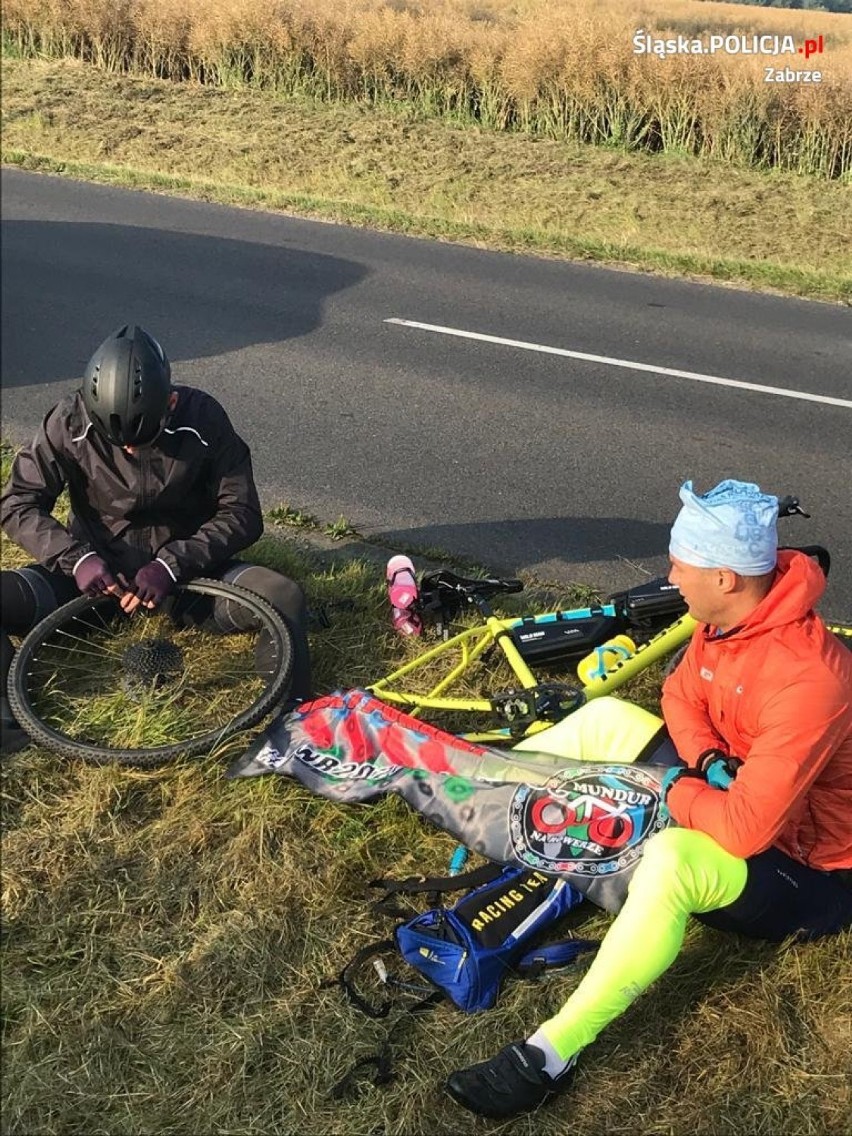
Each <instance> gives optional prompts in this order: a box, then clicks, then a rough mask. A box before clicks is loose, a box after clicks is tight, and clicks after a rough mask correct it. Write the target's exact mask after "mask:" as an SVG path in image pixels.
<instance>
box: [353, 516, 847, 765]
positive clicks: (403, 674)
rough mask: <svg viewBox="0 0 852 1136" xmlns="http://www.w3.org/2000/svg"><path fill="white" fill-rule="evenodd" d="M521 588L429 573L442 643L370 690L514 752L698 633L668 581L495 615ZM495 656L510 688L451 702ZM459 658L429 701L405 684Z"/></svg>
mask: <svg viewBox="0 0 852 1136" xmlns="http://www.w3.org/2000/svg"><path fill="white" fill-rule="evenodd" d="M795 514H799V515H801V516H804V517H808V516H809V514H808V513H805V512H804V510H803V509H802V508H801V507H800V504H799V501H798V499H797V498H795V497H784V498H782V499H781V500H780V501H779V516H782V517H787V516H793V515H795ZM801 551H803V552H806V553H808V554H809V555H812V556H814V557H815V558H816V559H817V560H818V561H819V563H820V566H821V567H822V569H823V572H824V573H825V574H826V575H828V571H829V568H830V556H829V554H828V552H827V550H826V549H824V548H822V547H821V546H818V545H809V546H805V547H803V548H801ZM522 589H523V583H522V582H521V581H520V580H501V579H497V578H487V579H468V578H465V577H462V576H457V575H456V574H454V573H452V572H448V571H446V570H439V571H438V572H433V573H429V574H427V575H426V576H424V577H423V580H422V582H421V586H420V599H419V600H418V601H417V603H416V605H415V608H416V614H417V615H418V616H419V617H420V619H421V620H422V621H423V622H426V623H428V622H432V623H436V624H437V626H438V628H439V634H440V635H441V641H440V642H439V643H438V644H437V645H435V646H433V647H431V648H429V649H427V650H426V651H423V652H421V653H420V654H419V655H417V656H416V657H415V658H414V659H412V660H410V661H409V662H406V663H404V664H403V665H402V666H400V667H398V668H397V669H396V670H394V671H393V672H392V673H391V674H389V675H386V676H385V677H384V678H381V679H379V680H378V681H376V682H374V683H372V684H371V685H369V686H368V687H367V689H368V690H369V692H370V693H371V694H374V695H375V696H376V697H377V698H381V699H382V700H383V701H385V702H389V703H391V704H392V705H394V706H397V707H399V708H400V709H402V710H404V711H405V712H406V713H407V714H409V715H411V716H413V717H419V716H423V715H430V716H431V715H445V714H451V715H453V716H454V718H455V719H456V721H458V720H463V721H465V722H466V723H467V724H468V726H470V725H471V723H472V720H473V719H474V718H476V717H481V716H485V717H486V718H488V719H489V722H490V724H489V726H488V728H485V729H472V728H468V729H464V730H463V731H461V730H460V731H454V732H459V733H461V734H462V736H463V737H465V738H466V739H467V740H469V741H476V742H482V743H484V744H490V745H499V744H506V743H508V744H515V743H516V742H517V741H519V740H520V739H521V738H523V737H529V736H532V735H533V734H536V733H539V732H541V731H542V730H546V729H548V728H549V727H550V726H552V725H553V724H554V723H555V722H558V721H561V720H562V719H563V718H565V717H566V716H567V715H568V714H570V713H572V712H573V711H574V710H576V709H577V708H578V707H579V706H581V705H583V704H584V703H585V702H587V701H589V700H590V699H594V698H599V697H601V696H602V695H605V694H610V693H612V692H613V691H615V690H617V689H618V688H619V687H621V686H623V685H624V684H625V683H627V682H629V681H630V680H631V679H633V678H635V677H636V676H637V675H639V674H640V673H641V672H643V671H645V670H646V669H647V668H648V667H650V666H651V665H653V664H654V663H656V662H659V661H660V660H663V659H666V658H667V657H669V656H672V655H676V653H677V652H678V651H682V650H683V649H685V647H686V645H687V643H688V641H689V639H690V637H691V636H692V634H693V632H694V630H695V628H696V626H697V624H696V622H695V620H694V619H693V618H692V617H691V616H690V615H689V614H688V613H687V612H686V606H685V604H684V603H683V600H682V599H681V598H680V593H679V592H678V591H677V589H676V588H674V587H673V586H672V585H670V584H669V583H668V581H667V580H666V578H665V577H661V578H659V579H656V580H652V581H650V582H649V583H646V584H642V585H639V586H637V587H635V588H631V589H629V590H627V591H623V592H620V593H616V594H614V595H612V596H610V597H609V598H608V600H607V601H605V602H604V603H602V604H598V605H595V606H592V607H589V608H579V609H574V610H568V611H563V610H561V609H560V610H556V611H548V612H542V613H537V614H530V615H523V616H520V617H518V616H515V617H508V618H505V617H501V616H498V615H496V614H495V613H494V611H493V610H492V607H491V601H492V600H494V599H495V598H496V597H497V596H501V595H503V596H505V595H513V594H517V593H519V592H520V591H521V590H522ZM465 608H467V609H474V610H476V611H478V612H479V614H480V615H481V616H482V622H480V623H477V624H475V625H473V626H470V627H467V628H465V629H464V630H462V631H459V632H457V633H456V634H455V635H452V636H450V635H449V633H448V626H449V624H450V623H451V621H452V620H453V619H454V618H455V617H456V616H457V615H458V614H459V612H460V611H462V610H463V609H465ZM828 626H829V629H830V630H831V631H833V632H834V633H835V634H837V635H839V636H841V637H842V638H843V639H844V641H845V642H847V644H848V646H849V647H850V648H852V624H846V623H837V622H831V623H829V624H828ZM624 634H627V635H629V636H630V638H631V639H633V640H634V641H635V647H636V649H635V650H633V651H630V650H629V649H621V650H618V649H615V650H612V651H609V652H608V651H607V643H608V642H609V643H611V642H612V641H613V640H614V639H615V637H616V636H619V635H624ZM495 651H496V653H497V655H498V660H499V661H500V662H505V663H508V666H509V668H510V671H511V673H512V677H513V680H514V681H512V685H511V686H509V687H508V688H507V689H504V690H498V691H497V692H494V693H484V694H482V695H479V696H475V697H463V696H459V695H455V696H450V695H448V694H447V692H448V691H449V690H450V688H452V687H453V686H454V685H455V684H457V683H458V682H460V680H461V679H462V678H463V677H464V676H466V675H468V673H469V672H470V671H471V670H472V669H473V668H474V666H475V665H476V664H477V663H480V662H482V661H484V660H487V659H488V658H489V657H491V658H493V656H494V654H495ZM591 652H597V656H598V658H597V665H595V666H593V668H592V671H591V673H588V672H586V671H584V677H580V676H579V675H578V674H577V670H576V667H577V664H578V663H581V662H582V661H583V660H584V659H588V658H589V655H590V653H591ZM453 655H457V661H455V662H451V663H449V664H448V666H447V669H446V671H445V673H443V674H442V675H441V677H440V678H439V679H438V681H437V682H434V683H433V684H432V685H431V687H430V688H429V689H427V690H426V691H425V692H423V691H417V690H413V689H411V688H410V687H409V686H407V685H402V684H403V682H404V681H405V682H408V681H409V680H411V679H412V678H416V676H418V675H423V674H425V673H426V672H427V671H428V670H429V669H430V668H432V667H434V665H435V664H436V663H439V662H444V661H445V659H446V658H450V657H451V656H453ZM608 656H609V657H608ZM553 667H558V668H559V669H560V670H561V671H563V672H564V670H565V668H566V667H569V668H570V671H571V676H570V677H571V681H570V682H567V683H566V682H562V681H560V682H553V681H545V682H541V681H539V678H538V677H537V675H536V673H535V671H536V670H537V669H541V668H548V669H550V668H553Z"/></svg>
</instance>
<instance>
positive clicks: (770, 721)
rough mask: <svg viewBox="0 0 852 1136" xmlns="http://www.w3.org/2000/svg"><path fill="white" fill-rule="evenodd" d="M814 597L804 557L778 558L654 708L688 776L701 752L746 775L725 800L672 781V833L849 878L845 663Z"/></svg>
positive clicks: (851, 726)
mask: <svg viewBox="0 0 852 1136" xmlns="http://www.w3.org/2000/svg"><path fill="white" fill-rule="evenodd" d="M824 590H825V580H824V578H823V575H822V572H821V571H820V569H819V568H818V567H817V565H816V564H815V563H814V561H813V560H811V558H810V557H808V556H806V555H804V554H803V553H801V552H791V551H789V550H788V551H782V552H779V554H778V570H777V575H776V578H775V582H774V583H773V585H772V588H771V590H770V591H769V593H768V594H767V595H766V597H765V598H764V600H763V601H762V602H761V603H760V604H759V606H758V607H757V608H755V610H754V611H753V612H752V614H751V615H750V616H749V617H748V619H747V620H746V621H745V622H744V623H743V624H742V625H741V626H740V627H738V628H736V629H734V630H733V631H730V632H728V633H727V634H726V635H723V636H716V635H715V634H713V632H712V630H711V629H710V628H709V627H707V626H700V627H699V628H698V630H697V631H696V633H695V635H694V636H693V638H692V641H691V642H690V645H689V648H688V650H687V652H686V654H685V656H684V658H683V661H682V662H681V664H680V666H678V667H677V669H676V670H675V671H674V673H673V674H672V675H671V676H670V677H669V678H668V680H667V681H666V683H665V686H664V687H663V699H662V704H663V716H664V718H665V720H666V724H667V726H668V728H669V732H670V734H671V736H672V740H673V742H674V744H675V746H676V747H677V750H678V753H679V754H680V756H681V757H682V758H684V760H685V761H686V762H687V763H688V764H690V765H695V763H696V760H697V758H698V756H699V754H701V753H703V752H704V750H707V749H721V750H724V752H725V753H727V754H729V755H732V756H735V757H739V758H741V759H742V760H743V762H744V763H745V764H744V765H743V766H742V767H741V768H740V770H739V772H738V774H737V778H736V780H735V781H734V783H733V784H732V785H731V786H730V787H729V788H728V789H727V790H721V789H713V788H711V787H710V786H709V785H707V784H706V783H705V782H703V781H701V780H697V779H694V778H690V777H681V778H680V779H679V780H678V781H676V782H675V784H674V785H673V786H672V788H671V791H670V793H669V796H668V802H669V807H670V809H671V812H672V816H673V817H674V819H675V820H676V821H677V823H678V824H681V825H684V826H685V827H688V828H697V829H700V830H701V831H702V832H706V833H709V835H710V836H712V837H713V838H714V839H715V840H717V841H718V843H719V844H721V845H722V847H723V848H725V849H727V850H728V851H729V852H731V853H733V855H735V856H743V857H747V856H754V855H756V854H757V853H758V852H762V851H763V850H764V849H766V848H769V847H770V846H771V845H775V846H776V847H777V848H780V849H781V850H782V851H783V852H786V853H787V855H788V856H792V857H793V859H794V860H798V861H799V862H800V863H802V864H808V865H810V866H811V867H814V868H819V869H822V870H824V871H827V870H829V869H833V868H849V867H852V651H849V650H848V649H847V648H846V647H845V646H844V645H843V644H842V643H841V642H840V641H839V640H838V639H837V638H836V637H835V636H833V635H832V634H831V633H830V632H828V631H827V630H826V628H825V625H824V624H823V622H822V620H820V619H819V617H818V616H816V615H815V614H814V611H813V606H814V604H815V603H816V601H817V600H818V599H819V598H820V596H821V595H822V593H823V591H824Z"/></svg>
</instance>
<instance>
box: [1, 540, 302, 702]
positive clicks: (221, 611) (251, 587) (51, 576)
mask: <svg viewBox="0 0 852 1136" xmlns="http://www.w3.org/2000/svg"><path fill="white" fill-rule="evenodd" d="M204 575H205V576H207V577H212V578H213V579H217V580H224V581H226V582H228V583H231V584H237V585H238V586H239V587H241V588H246V589H247V590H248V591H250V592H254V593H255V595H258V596H260V597H261V598H262V599H265V600H267V601H268V602H269V603H271V604H272V606H273V607H274V608H275V609H276V610H277V611H278V612H279V613H280V615H281V616H282V617H283V618H284V620H285V622H286V623H287V625H288V627H289V629H290V632H291V634H292V636H293V648H294V659H293V679H292V683H291V687H290V696H291V697H292V698H300V699H305V698H310V697H311V694H312V688H311V657H310V652H309V649H308V637H307V631H306V628H307V609H306V605H305V594H304V592H303V591H302V589H301V588H300V587H299V585H298V584H297V583H296V582H295V581H294V580H291V579H289V577H287V576H282V575H281V573H280V572H275V571H273V570H272V569H271V568H262V567H261V566H260V565H258V564H246V563H244V562H243V561H241V560H230V561H228V562H227V563H225V564H221V565H219V566H218V567H217V568H214V569H210V570H208V571H207V572H205V573H204ZM79 594H80V593H79V591H78V589H77V585H76V584H75V582H74V580H73V578H72V577H71V576H66V575H64V573H62V572H50V571H48V569H47V568H44V567H43V566H42V565H41V564H28V565H27V566H26V567H25V568H17V569H15V570H13V571H6V572H0V682H2V686H0V718H2V720H3V721H4V722H6V723H10V722H11V721H12V720H13V718H12V712H11V709H10V707H9V703H8V699H7V696H6V682H7V678H8V674H9V667H10V666H11V665H12V658H13V656H14V647H13V646H12V642H11V640H10V639H9V634H10V633H11V634H12V635H26V633H27V632H28V631H31V630H32V628H33V627H35V626H36V624H37V623H40V622H41V620H42V619H44V617H45V616H46V615H49V614H50V613H51V612H52V611H55V610H56V609H57V608H58V607H61V606H62V605H63V604H66V603H68V602H69V600H72V599H75V598H76V597H77V596H79ZM240 614H241V613H240V612H239V611H236V612H234V611H233V610H232V608H231V605H230V604H229V603H228V601H227V600H217V601H216V602H215V604H214V605H213V607H212V611H211V618H212V622H213V624H214V625H215V628H216V629H217V630H218V631H220V632H223V633H225V634H227V633H228V632H235V631H245V630H249V627H248V626H247V625H245V624H241V622H240Z"/></svg>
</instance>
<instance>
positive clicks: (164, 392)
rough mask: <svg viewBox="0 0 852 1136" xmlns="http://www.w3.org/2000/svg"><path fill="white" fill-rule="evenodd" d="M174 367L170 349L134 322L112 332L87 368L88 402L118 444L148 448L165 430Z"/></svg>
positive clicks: (104, 432) (101, 429) (98, 424)
mask: <svg viewBox="0 0 852 1136" xmlns="http://www.w3.org/2000/svg"><path fill="white" fill-rule="evenodd" d="M171 381H172V369H171V366H170V365H169V361H168V359H167V358H166V353H165V351H164V350H163V349H162V347H161V346H160V345H159V343H158V342H157V341H156V339H154V337H153V336H152V335H149V334H148V332H147V331H145V329H144V328H141V327H137V326H135V325H134V324H128V325H127V326H125V327H121V328H119V329H118V330H117V331H114V332H113V333H112V335H110V336H107V338H106V339H105V340H104V341H103V343H102V344H101V345H100V347H99V348H98V349H97V351H96V352H95V353H94V355H93V356H92V357H91V359H90V360H89V362H88V364H87V366H86V373H85V376H84V378H83V387H82V393H83V404H84V405H85V407H86V411H87V412H88V415H89V418H90V419H91V422H92V425H93V426H94V428H95V429H96V430H97V432H98V433H99V434H100V435H101V436H102V437H104V438H106V440H107V441H108V442H111V443H112V444H113V445H114V446H147V445H150V444H151V442H153V441H154V440H155V439H156V438H157V437H158V435H159V434H160V431H161V430H162V428H163V424H164V421H165V417H166V412H167V409H168V402H169V394H170V392H171Z"/></svg>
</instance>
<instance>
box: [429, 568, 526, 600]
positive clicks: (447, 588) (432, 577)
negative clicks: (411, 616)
mask: <svg viewBox="0 0 852 1136" xmlns="http://www.w3.org/2000/svg"><path fill="white" fill-rule="evenodd" d="M523 588H524V585H523V581H522V580H498V579H497V578H496V577H494V576H489V577H486V578H485V579H482V578H480V579H471V578H470V577H467V576H459V575H457V574H456V573H455V572H450V571H449V569H447V568H439V569H438V571H437V572H428V573H427V574H426V575H425V576H424V577H423V579H422V580H421V581H420V595H421V598H422V597H423V596H424V595H426V594H428V593H429V592H432V593H433V594H434V593H435V592H437V593H438V594H441V593H443V594H445V595H446V594H447V593H450V594H452V595H454V596H460V597H463V598H465V599H467V598H469V597H472V596H479V597H480V598H482V599H491V597H492V596H497V595H511V594H513V593H515V592H521V591H523Z"/></svg>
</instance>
